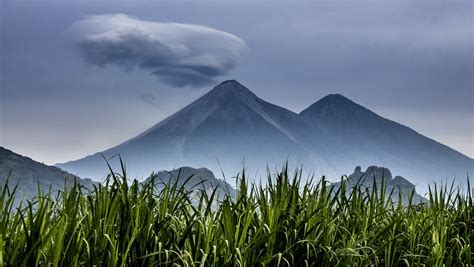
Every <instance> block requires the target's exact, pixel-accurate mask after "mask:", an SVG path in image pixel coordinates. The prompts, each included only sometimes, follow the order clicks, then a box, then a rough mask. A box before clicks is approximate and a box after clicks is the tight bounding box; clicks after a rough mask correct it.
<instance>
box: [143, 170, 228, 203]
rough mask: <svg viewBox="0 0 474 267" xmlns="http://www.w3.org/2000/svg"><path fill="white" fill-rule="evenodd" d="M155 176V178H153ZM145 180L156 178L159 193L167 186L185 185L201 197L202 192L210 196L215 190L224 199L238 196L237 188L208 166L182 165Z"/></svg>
mask: <svg viewBox="0 0 474 267" xmlns="http://www.w3.org/2000/svg"><path fill="white" fill-rule="evenodd" d="M152 177H153V178H152ZM152 177H149V178H147V179H146V180H145V182H149V181H151V179H154V188H155V190H156V193H157V194H159V193H160V192H161V191H162V190H163V189H164V188H165V186H170V187H173V186H175V185H176V188H177V189H179V188H181V187H184V188H185V189H186V190H188V191H191V192H193V193H195V194H196V195H197V197H199V194H200V192H202V191H205V192H206V193H207V194H208V196H210V195H211V194H212V193H213V192H214V190H217V192H216V198H217V197H218V198H219V199H222V198H223V197H224V196H225V195H230V196H231V197H235V196H236V194H237V193H236V191H235V189H234V188H233V187H232V186H231V185H229V184H228V183H227V182H225V181H223V180H219V179H217V178H216V177H215V176H214V173H212V172H211V171H210V170H209V169H207V168H199V169H196V168H191V167H180V168H178V169H174V170H171V171H159V172H158V173H155V174H154V175H152Z"/></svg>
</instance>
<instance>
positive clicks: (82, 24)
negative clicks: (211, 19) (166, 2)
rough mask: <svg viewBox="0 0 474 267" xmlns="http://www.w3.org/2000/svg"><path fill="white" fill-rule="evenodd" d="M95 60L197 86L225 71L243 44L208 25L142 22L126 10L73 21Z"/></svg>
mask: <svg viewBox="0 0 474 267" xmlns="http://www.w3.org/2000/svg"><path fill="white" fill-rule="evenodd" d="M71 31H72V32H73V33H74V34H75V35H76V36H77V37H78V39H77V42H78V44H79V45H78V47H79V49H80V52H81V55H82V56H83V57H84V59H85V60H86V61H87V62H88V63H90V64H93V65H98V66H107V65H118V66H122V67H124V69H128V70H129V69H135V68H138V69H143V70H147V71H149V72H150V73H151V74H153V75H156V76H157V77H158V79H159V80H160V81H161V82H163V83H166V84H168V85H171V86H174V87H183V86H191V87H198V86H202V85H206V84H209V83H212V82H214V80H215V78H217V77H219V76H222V75H226V74H228V73H229V71H230V70H232V69H233V68H234V67H235V66H236V65H237V63H238V61H239V59H240V56H241V54H242V53H243V52H244V51H245V50H246V48H247V45H246V44H245V42H244V41H243V40H241V39H240V38H238V37H237V36H235V35H232V34H230V33H226V32H223V31H219V30H216V29H213V28H210V27H207V26H202V25H195V24H181V23H163V22H154V21H144V20H139V19H136V18H133V17H129V16H127V15H124V14H104V15H96V16H90V17H87V18H85V19H83V20H80V21H78V22H75V23H74V24H73V25H72V26H71Z"/></svg>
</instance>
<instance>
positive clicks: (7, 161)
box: [0, 147, 93, 198]
mask: <svg viewBox="0 0 474 267" xmlns="http://www.w3.org/2000/svg"><path fill="white" fill-rule="evenodd" d="M10 171H11V172H10ZM9 174H10V176H9V179H8V186H9V187H10V190H11V189H13V187H14V186H15V185H17V184H18V188H17V195H16V196H17V197H19V198H25V197H26V198H29V197H32V196H35V195H36V193H37V189H38V184H39V186H40V188H41V189H42V190H43V191H48V190H49V188H50V186H51V192H53V193H55V192H57V191H58V190H63V189H64V185H69V184H72V183H73V182H74V180H75V179H77V181H78V182H79V183H80V184H81V185H83V186H86V187H89V186H92V184H93V182H92V181H91V180H87V179H80V178H79V177H77V176H74V175H72V174H70V173H67V172H65V171H63V170H61V169H59V168H57V167H53V166H48V165H45V164H42V163H39V162H36V161H34V160H32V159H30V158H28V157H25V156H22V155H19V154H16V153H14V152H13V151H11V150H8V149H6V148H3V147H0V184H1V185H2V186H3V185H4V183H5V179H6V178H7V177H8V175H9Z"/></svg>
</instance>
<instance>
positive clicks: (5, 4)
mask: <svg viewBox="0 0 474 267" xmlns="http://www.w3.org/2000/svg"><path fill="white" fill-rule="evenodd" d="M256 2H258V3H256ZM472 29H473V6H472V1H439V2H437V1H352V2H351V1H327V2H322V1H311V2H309V1H308V2H303V1H300V2H298V1H280V2H275V1H271V2H270V1H264V2H260V1H215V2H203V1H192V2H185V1H169V2H163V1H100V2H99V1H59V0H57V1H48V0H45V1H22V0H14V1H4V0H1V6H0V34H1V35H0V89H1V95H0V146H5V147H7V148H9V149H12V150H14V151H16V152H18V153H21V154H24V155H28V156H30V157H32V158H34V159H36V160H38V161H44V162H45V163H49V164H53V163H57V162H64V161H68V160H72V159H77V158H80V157H83V156H85V155H88V154H91V153H94V152H97V151H101V150H103V149H106V148H109V147H111V146H113V145H116V144H118V143H120V142H122V141H125V140H127V139H129V138H131V137H133V136H135V135H137V134H139V133H141V132H142V131H144V130H146V129H147V128H149V127H150V126H152V125H154V124H155V123H157V122H159V121H160V120H162V119H163V118H165V117H167V116H168V115H171V114H172V113H174V112H175V111H177V110H178V109H179V108H181V107H183V106H184V105H186V104H188V103H190V102H191V101H192V100H194V99H196V98H197V97H199V96H200V95H202V94H204V93H205V92H206V91H208V90H209V89H211V88H212V87H213V85H215V84H217V83H218V82H219V81H222V80H225V79H237V80H239V81H240V82H241V83H242V84H244V85H246V86H247V87H249V88H250V89H251V90H252V91H254V92H255V93H256V94H257V95H258V96H260V97H261V98H263V99H265V100H267V101H269V102H272V103H275V104H278V105H281V106H283V107H286V108H288V109H290V110H293V111H295V112H300V111H301V110H302V109H304V108H305V107H307V106H309V105H310V104H312V103H313V102H315V101H317V100H318V99H320V98H321V97H323V96H325V95H327V94H329V93H341V94H343V95H345V96H346V97H349V98H350V99H352V100H354V101H355V102H357V103H359V104H362V105H364V106H366V107H367V108H369V109H371V110H373V111H375V112H376V113H378V114H380V115H382V116H384V117H387V118H389V119H391V120H394V121H397V122H400V123H402V124H405V125H407V126H409V127H411V128H413V129H415V130H417V131H418V132H420V133H422V134H424V135H426V136H428V137H431V138H433V139H435V140H437V141H439V142H441V143H444V144H446V145H448V146H450V147H452V148H454V149H456V150H459V151H460V152H462V153H464V154H466V155H468V156H470V157H474V140H473V138H474V137H473V136H474V111H473V106H474V74H473V73H474V70H473V60H474V58H473V32H472V31H473V30H472Z"/></svg>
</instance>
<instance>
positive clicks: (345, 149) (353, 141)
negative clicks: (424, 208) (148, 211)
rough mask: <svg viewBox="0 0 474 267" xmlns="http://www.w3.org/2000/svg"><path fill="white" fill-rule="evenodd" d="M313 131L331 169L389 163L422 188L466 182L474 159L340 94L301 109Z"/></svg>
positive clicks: (386, 164)
mask: <svg viewBox="0 0 474 267" xmlns="http://www.w3.org/2000/svg"><path fill="white" fill-rule="evenodd" d="M300 115H301V117H302V118H303V119H304V120H305V121H306V122H307V123H308V124H311V125H312V126H313V129H318V130H317V131H316V132H315V133H314V136H317V137H318V140H324V143H326V144H330V145H329V146H324V151H322V153H323V154H324V155H325V156H326V157H327V160H328V161H329V162H333V163H335V164H334V165H332V168H333V169H334V170H336V172H342V173H345V172H347V169H349V168H353V167H354V166H356V165H362V166H370V165H378V166H385V167H389V168H390V169H391V170H392V171H394V172H395V173H398V174H400V175H402V176H403V177H407V178H409V180H410V181H412V182H415V183H417V184H419V185H420V188H421V189H422V190H423V191H425V192H426V189H427V187H426V186H427V183H428V182H429V183H432V182H440V181H444V182H446V181H448V182H449V181H452V180H453V179H454V178H456V180H457V182H460V183H461V182H466V178H467V176H466V174H467V173H468V172H469V173H474V160H473V159H471V158H469V157H467V156H465V155H463V154H461V153H459V152H457V151H455V150H453V149H451V148H449V147H448V146H445V145H443V144H440V143H438V142H436V141H434V140H432V139H430V138H427V137H425V136H423V135H421V134H419V133H418V132H416V131H414V130H412V129H410V128H408V127H406V126H404V125H401V124H399V123H396V122H394V121H391V120H388V119H385V118H383V117H381V116H379V115H377V114H375V113H374V112H372V111H370V110H368V109H366V108H364V107H363V106H361V105H358V104H356V103H354V102H352V101H351V100H349V99H347V98H345V97H344V96H342V95H339V94H334V95H328V96H326V97H324V98H322V99H321V100H319V101H317V102H316V103H314V104H313V105H311V106H310V107H308V108H307V109H305V110H303V111H302V112H301V113H300Z"/></svg>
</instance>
